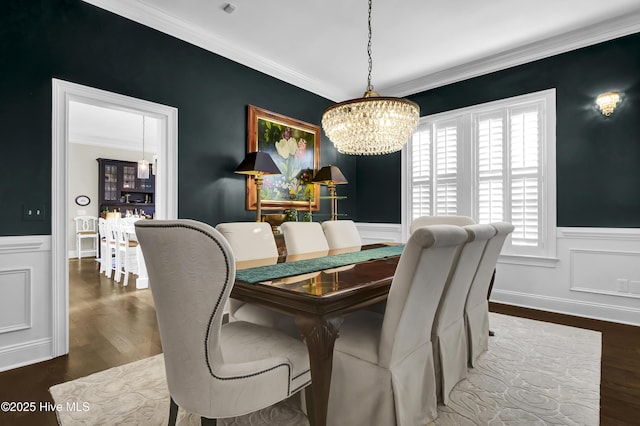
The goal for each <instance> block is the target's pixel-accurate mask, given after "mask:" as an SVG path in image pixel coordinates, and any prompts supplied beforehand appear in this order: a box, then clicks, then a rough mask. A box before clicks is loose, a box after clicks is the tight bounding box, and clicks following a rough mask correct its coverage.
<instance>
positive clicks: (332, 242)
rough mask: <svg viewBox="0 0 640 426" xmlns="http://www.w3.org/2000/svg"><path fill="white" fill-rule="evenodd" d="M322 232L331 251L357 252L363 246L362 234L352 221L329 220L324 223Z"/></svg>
mask: <svg viewBox="0 0 640 426" xmlns="http://www.w3.org/2000/svg"><path fill="white" fill-rule="evenodd" d="M322 230H323V231H324V235H325V237H326V238H327V243H328V244H329V250H331V251H335V250H342V249H351V248H353V249H354V251H357V250H359V249H360V247H361V246H362V240H361V239H360V233H359V232H358V228H356V224H355V223H353V221H352V220H327V221H325V222H322Z"/></svg>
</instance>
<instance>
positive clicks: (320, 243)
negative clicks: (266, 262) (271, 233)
mask: <svg viewBox="0 0 640 426" xmlns="http://www.w3.org/2000/svg"><path fill="white" fill-rule="evenodd" d="M280 229H281V231H282V235H283V237H284V245H285V246H286V248H287V256H294V257H295V258H296V260H301V259H304V258H305V257H306V255H315V254H318V253H323V252H325V254H326V253H328V252H329V244H328V243H327V238H326V237H325V236H324V232H323V231H322V226H320V224H319V223H318V222H284V223H283V224H282V225H280ZM289 260H290V259H289Z"/></svg>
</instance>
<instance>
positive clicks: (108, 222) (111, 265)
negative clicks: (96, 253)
mask: <svg viewBox="0 0 640 426" xmlns="http://www.w3.org/2000/svg"><path fill="white" fill-rule="evenodd" d="M116 220H117V219H102V218H101V219H100V220H99V221H98V229H99V230H100V233H101V234H102V233H103V232H104V237H101V238H100V244H101V254H100V272H102V273H104V275H105V276H107V277H109V278H111V277H115V274H116V263H117V256H118V237H117V235H116V230H115V225H116Z"/></svg>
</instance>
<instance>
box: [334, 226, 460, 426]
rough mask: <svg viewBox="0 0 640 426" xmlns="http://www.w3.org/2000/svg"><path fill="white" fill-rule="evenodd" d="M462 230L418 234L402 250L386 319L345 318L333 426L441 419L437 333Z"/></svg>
mask: <svg viewBox="0 0 640 426" xmlns="http://www.w3.org/2000/svg"><path fill="white" fill-rule="evenodd" d="M466 240H467V232H466V231H465V230H464V229H462V228H461V227H459V226H453V225H434V226H426V227H421V228H419V229H416V231H415V232H414V233H413V234H412V235H411V237H410V238H409V240H408V241H407V244H406V246H405V248H404V250H403V252H402V255H401V257H400V260H399V262H398V266H397V269H396V273H395V275H394V277H393V281H392V283H391V287H390V289H389V295H388V298H387V305H386V309H385V312H384V315H381V314H378V313H376V312H373V311H367V310H361V311H357V312H355V313H353V314H349V315H347V316H345V318H344V322H343V324H342V327H341V328H340V335H339V337H338V339H337V340H336V343H335V349H334V355H333V372H332V376H331V390H330V394H329V409H328V413H327V414H328V421H327V424H330V425H380V426H393V425H426V424H428V423H429V422H431V421H433V420H434V419H435V418H436V417H437V399H436V381H435V372H434V364H433V347H432V344H431V329H432V325H433V320H434V317H435V315H436V310H437V307H438V304H439V302H440V296H441V295H442V291H443V289H444V285H445V282H446V280H447V277H448V275H449V271H450V268H451V266H452V263H453V259H454V256H455V253H456V250H457V248H458V246H460V245H461V244H463V243H464V242H465V241H466Z"/></svg>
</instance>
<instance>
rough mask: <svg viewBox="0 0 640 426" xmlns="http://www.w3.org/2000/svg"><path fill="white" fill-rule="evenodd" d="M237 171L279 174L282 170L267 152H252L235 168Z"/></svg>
mask: <svg viewBox="0 0 640 426" xmlns="http://www.w3.org/2000/svg"><path fill="white" fill-rule="evenodd" d="M235 173H240V174H244V175H279V174H281V173H282V172H281V171H280V169H279V168H278V166H276V163H274V162H273V159H272V158H271V156H270V155H269V154H267V153H266V152H260V151H258V152H250V153H248V154H247V155H246V157H244V160H242V163H240V165H239V166H238V167H236V169H235Z"/></svg>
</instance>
